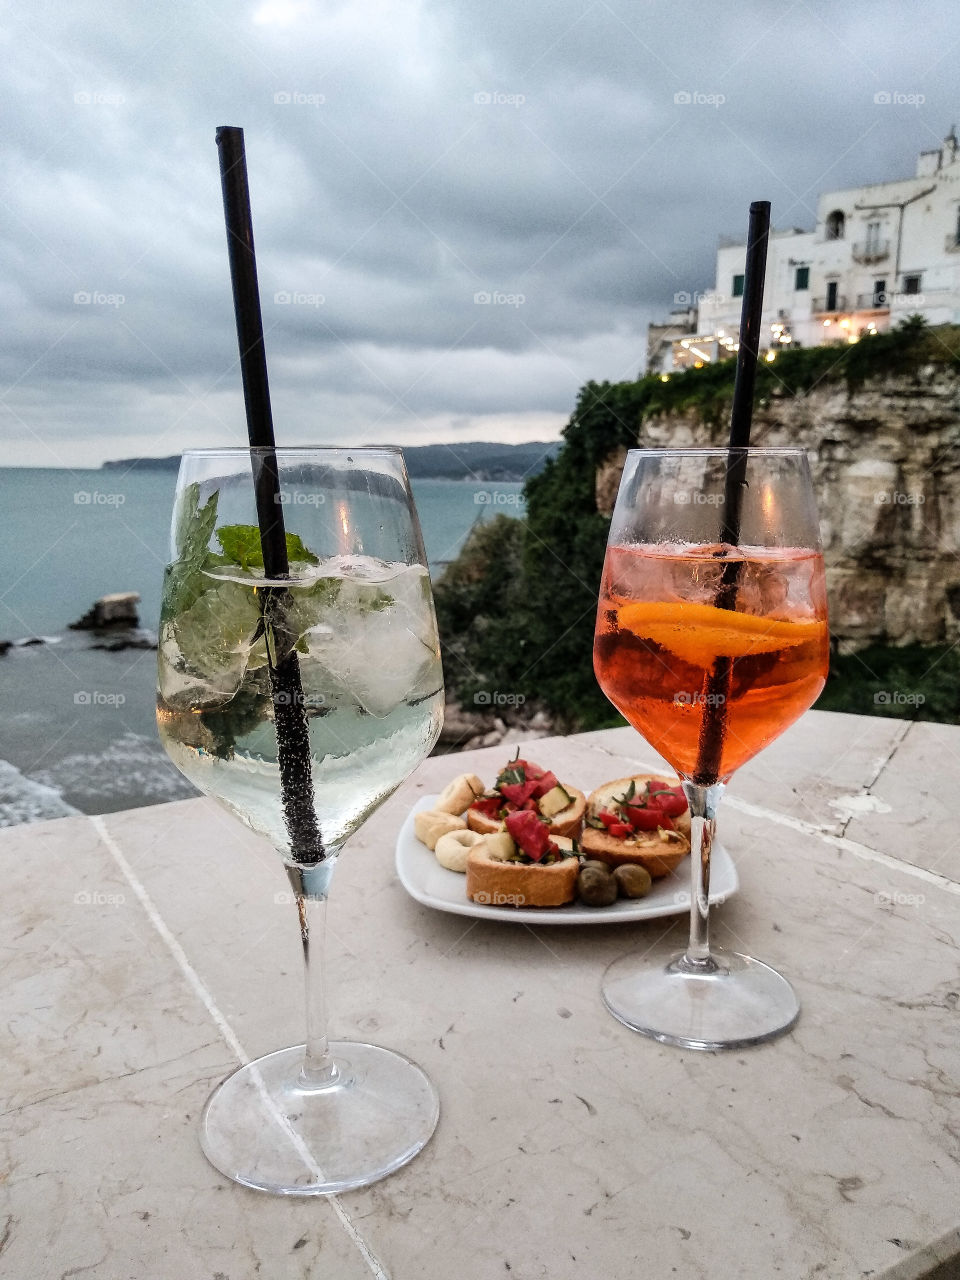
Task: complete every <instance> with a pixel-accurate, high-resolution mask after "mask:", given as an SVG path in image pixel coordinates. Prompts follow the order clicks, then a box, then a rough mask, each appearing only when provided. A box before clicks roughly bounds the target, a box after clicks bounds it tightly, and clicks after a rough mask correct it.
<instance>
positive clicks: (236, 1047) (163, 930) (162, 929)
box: [87, 814, 390, 1280]
mask: <svg viewBox="0 0 960 1280" xmlns="http://www.w3.org/2000/svg"><path fill="white" fill-rule="evenodd" d="M87 817H88V820H89V822H90V824H91V826H92V827H93V829H94V830H95V831H96V833H97V835H98V836H99V837H100V840H101V841H102V843H103V845H104V846H105V847H106V849H107V850H108V852H109V853H110V856H111V857H112V858H113V860H114V862H115V863H116V864H117V866H118V868H119V869H120V872H121V874H122V875H123V877H124V879H125V880H126V881H127V883H128V884H129V886H130V888H131V889H132V890H133V892H134V894H135V896H136V898H137V899H138V901H139V903H140V905H141V906H142V907H143V910H144V912H145V913H146V916H147V919H148V920H149V921H150V923H151V924H152V925H153V927H154V929H155V930H156V931H157V933H158V934H159V935H160V938H161V940H162V941H163V943H164V944H165V946H166V947H167V950H168V951H169V952H170V954H171V955H172V957H173V959H174V961H175V963H176V965H177V967H178V968H179V969H180V972H181V973H182V974H183V976H184V978H185V979H186V980H187V984H188V985H189V986H190V987H191V988H192V990H193V992H194V994H195V995H196V996H197V997H198V999H199V1000H200V1002H201V1004H202V1005H203V1006H204V1008H205V1009H206V1010H207V1013H208V1014H209V1015H210V1017H211V1019H212V1021H213V1023H214V1025H215V1026H216V1028H217V1030H218V1031H219V1033H220V1035H221V1037H222V1038H223V1039H224V1041H226V1043H227V1045H228V1046H229V1047H230V1049H231V1050H232V1051H233V1053H234V1056H235V1057H236V1058H237V1060H238V1061H239V1063H240V1065H241V1066H246V1065H247V1063H248V1062H249V1061H250V1057H249V1055H248V1054H247V1051H246V1049H244V1047H243V1045H242V1044H241V1042H240V1039H239V1037H238V1036H237V1033H236V1032H235V1031H234V1029H233V1027H231V1025H230V1023H229V1022H228V1021H227V1019H226V1018H225V1017H224V1015H223V1014H222V1013H221V1012H220V1009H219V1008H218V1006H217V1003H216V1001H215V1000H214V998H213V995H212V993H211V992H210V991H209V989H208V988H207V986H206V984H205V983H204V981H203V979H202V978H201V977H200V975H199V973H197V971H196V969H194V967H193V965H192V964H191V963H190V960H189V958H188V957H187V953H186V952H185V951H184V949H183V947H182V946H181V945H180V943H179V941H178V940H177V938H176V937H175V936H174V934H173V932H172V930H171V929H170V926H169V925H168V924H167V922H166V921H165V920H164V918H163V916H161V914H160V912H159V911H158V909H157V906H156V904H155V903H154V901H153V899H152V898H151V897H150V894H149V893H148V892H147V888H146V886H145V885H144V883H143V882H142V881H141V880H140V878H139V876H138V875H137V874H136V872H135V871H134V869H133V867H132V866H131V865H130V863H129V862H128V861H127V859H126V857H125V855H124V853H123V850H122V849H121V848H120V845H119V844H118V842H117V841H116V840H115V839H114V837H113V835H112V834H111V832H110V831H109V830H108V828H107V824H106V823H105V821H104V819H103V817H102V816H101V815H100V814H88V815H87ZM324 1199H325V1200H326V1201H327V1202H328V1203H329V1204H330V1206H331V1207H332V1209H333V1211H334V1213H335V1214H336V1216H337V1218H338V1220H339V1222H340V1225H341V1227H343V1230H344V1232H345V1234H346V1235H347V1236H348V1237H349V1239H350V1241H351V1243H352V1244H353V1245H354V1247H355V1248H356V1249H357V1251H358V1252H359V1254H360V1256H361V1257H362V1258H363V1261H364V1262H365V1263H366V1265H367V1268H368V1269H369V1270H370V1272H371V1273H372V1274H373V1275H374V1276H375V1277H376V1280H390V1276H389V1273H388V1272H387V1270H386V1268H385V1267H384V1265H383V1264H382V1263H381V1262H380V1260H379V1258H377V1256H376V1254H375V1253H374V1252H373V1250H372V1249H371V1248H370V1246H369V1245H368V1244H367V1242H366V1240H364V1238H363V1236H362V1235H361V1234H360V1232H359V1231H358V1230H357V1228H356V1227H355V1226H354V1224H353V1221H352V1219H351V1218H350V1215H349V1214H348V1213H347V1211H346V1210H345V1209H344V1207H343V1205H342V1204H341V1203H340V1198H339V1196H336V1195H329V1196H325V1197H324Z"/></svg>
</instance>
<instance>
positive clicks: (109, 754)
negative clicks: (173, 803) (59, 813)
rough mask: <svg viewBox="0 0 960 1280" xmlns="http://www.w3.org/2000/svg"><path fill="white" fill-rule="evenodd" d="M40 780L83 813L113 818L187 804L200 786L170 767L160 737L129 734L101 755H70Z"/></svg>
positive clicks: (40, 772) (45, 771)
mask: <svg viewBox="0 0 960 1280" xmlns="http://www.w3.org/2000/svg"><path fill="white" fill-rule="evenodd" d="M36 777H37V779H39V780H40V781H41V782H43V783H45V784H46V785H48V786H50V787H52V788H53V789H55V790H57V791H59V792H62V793H63V794H64V795H66V796H68V797H69V799H70V802H71V803H72V804H75V805H77V806H78V807H79V809H80V810H81V811H82V812H83V813H109V812H111V811H113V810H116V809H121V808H123V809H126V808H130V809H134V808H138V807H139V806H140V805H147V804H162V803H163V802H164V801H167V800H185V799H188V798H189V797H191V796H195V795H197V794H198V793H197V790H196V788H195V787H193V786H192V785H191V783H189V782H188V781H187V780H186V778H184V777H183V775H182V774H181V773H178V772H177V770H176V769H175V768H174V767H173V765H172V764H171V763H170V761H169V759H168V758H167V755H166V753H165V752H164V750H163V748H162V747H161V746H160V743H159V742H158V741H157V740H156V739H155V738H146V737H143V736H142V735H140V734H137V733H123V734H120V735H119V736H117V737H116V738H114V739H113V740H112V741H111V742H110V743H109V744H108V745H107V746H105V747H104V748H103V749H102V750H99V751H80V752H75V753H74V754H72V755H68V756H64V757H63V759H62V760H59V761H57V763H56V764H54V765H51V766H50V767H49V768H47V769H41V770H37V773H36Z"/></svg>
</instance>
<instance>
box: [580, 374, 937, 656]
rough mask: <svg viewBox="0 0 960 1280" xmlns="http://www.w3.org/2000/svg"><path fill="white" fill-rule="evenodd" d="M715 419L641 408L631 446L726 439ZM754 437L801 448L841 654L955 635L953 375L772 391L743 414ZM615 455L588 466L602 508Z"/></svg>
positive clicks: (607, 502)
mask: <svg viewBox="0 0 960 1280" xmlns="http://www.w3.org/2000/svg"><path fill="white" fill-rule="evenodd" d="M726 434H727V426H726V423H725V422H721V423H717V424H710V423H707V422H704V421H703V420H702V419H701V418H700V417H699V416H698V415H697V414H696V413H695V412H688V413H671V414H664V415H657V416H651V417H649V418H647V419H646V420H644V421H643V423H642V424H641V427H640V432H639V439H638V444H640V445H645V446H649V447H670V448H684V447H696V446H701V447H703V446H711V445H712V446H715V445H722V444H724V443H725V440H726ZM752 439H753V443H755V444H764V445H794V444H799V445H803V446H804V447H806V448H807V449H808V450H809V453H810V458H811V465H812V468H813V475H814V482H815V485H816V489H817V499H818V503H819V508H820V516H821V533H822V537H823V547H824V557H825V560H826V565H827V589H828V592H829V596H830V630H831V632H832V634H833V636H834V639H835V641H836V642H837V644H838V647H839V649H840V651H841V652H853V651H855V650H857V649H860V648H863V647H865V646H866V645H868V644H893V645H903V644H941V643H947V644H953V643H956V642H957V641H960V374H958V372H957V371H956V370H955V369H954V368H952V367H950V366H946V367H945V366H942V365H940V366H927V367H921V368H920V369H918V370H917V371H916V373H915V374H914V375H912V376H904V377H898V378H885V379H875V380H872V381H871V382H869V383H866V384H865V385H864V386H863V387H861V388H860V389H858V390H856V391H853V392H852V393H848V391H847V388H846V386H845V385H844V384H842V383H837V382H830V383H824V384H822V385H821V386H819V387H817V388H815V389H814V390H812V391H809V392H806V393H799V394H796V395H794V394H792V393H787V394H784V393H782V392H781V393H773V394H771V395H770V396H769V397H768V398H767V399H765V400H762V401H761V402H760V403H759V404H758V405H757V408H756V410H755V412H754V426H753V436H752ZM622 469H623V451H622V450H620V451H618V452H617V453H616V454H614V455H611V456H610V458H609V459H608V460H607V461H606V462H605V463H604V464H602V465H601V466H600V467H599V468H598V470H597V477H596V493H597V506H598V509H599V510H601V511H605V512H607V513H609V512H610V511H611V510H612V508H613V502H614V500H615V498H616V491H617V484H618V483H619V477H620V473H621V471H622Z"/></svg>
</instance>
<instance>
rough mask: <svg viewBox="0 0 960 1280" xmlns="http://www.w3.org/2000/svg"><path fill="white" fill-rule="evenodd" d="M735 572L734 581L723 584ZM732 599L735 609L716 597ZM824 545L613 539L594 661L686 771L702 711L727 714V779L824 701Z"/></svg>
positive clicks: (633, 715)
mask: <svg viewBox="0 0 960 1280" xmlns="http://www.w3.org/2000/svg"><path fill="white" fill-rule="evenodd" d="M724 575H726V581H727V583H728V584H729V582H730V580H731V579H732V580H733V583H734V585H733V587H732V588H730V587H729V585H728V587H727V589H726V591H724V589H723V587H722V582H723V580H724ZM718 598H719V599H725V600H726V602H727V603H729V604H732V605H733V607H732V608H718V607H717V600H718ZM825 618H826V594H825V586H824V574H823V558H822V556H821V554H820V553H819V552H818V551H812V550H801V549H796V550H794V549H790V548H772V549H765V548H756V547H729V546H727V547H723V546H718V545H715V544H714V545H690V544H666V545H662V544H661V545H639V546H620V547H610V548H609V549H608V553H607V561H606V564H605V567H604V575H603V583H602V586H601V589H600V605H599V610H598V614H597V632H596V641H595V646H594V666H595V669H596V673H597V679H598V681H599V683H600V686H601V688H602V689H603V691H604V693H605V694H606V695H607V697H608V698H609V699H610V701H611V702H612V703H613V704H614V706H616V707H617V708H618V709H619V710H620V711H621V712H622V713H623V715H624V716H625V717H626V718H627V720H629V722H630V723H631V724H632V725H633V727H634V728H635V729H637V730H638V731H639V732H640V733H641V734H643V736H644V737H645V738H646V739H647V741H648V742H649V743H650V744H651V745H652V746H653V747H654V748H655V749H656V750H657V751H659V752H660V754H661V755H662V756H663V757H664V759H665V760H668V761H669V762H670V764H672V765H673V767H674V768H675V769H676V770H677V772H678V773H680V774H681V775H682V776H685V777H688V778H689V777H693V776H694V775H695V774H696V773H697V769H698V762H702V759H703V754H702V753H703V746H704V744H703V740H702V737H701V734H702V730H703V724H704V718H705V717H707V716H710V717H712V718H713V720H714V723H715V724H716V721H717V719H720V720H721V721H722V745H719V739H718V746H719V760H718V765H717V776H718V777H719V778H720V779H721V780H722V779H726V778H728V777H729V776H730V774H731V773H733V771H734V770H735V769H737V768H739V766H740V765H742V764H743V763H744V762H745V761H746V760H749V759H750V758H751V757H752V756H754V755H756V754H757V752H758V751H761V750H762V749H763V748H764V747H765V746H766V745H767V744H768V743H769V742H771V741H772V740H773V739H774V738H776V737H777V736H778V735H779V734H780V733H782V732H783V730H784V729H785V728H786V727H787V726H788V725H790V724H792V723H793V721H794V720H796V719H797V718H798V717H799V716H800V715H801V714H802V713H803V712H804V711H806V710H807V708H808V707H810V706H811V705H812V703H813V702H815V701H816V699H817V697H818V696H819V693H820V691H821V689H822V688H823V685H824V682H825V680H826V676H827V669H828V661H829V640H828V633H827V624H826V621H825Z"/></svg>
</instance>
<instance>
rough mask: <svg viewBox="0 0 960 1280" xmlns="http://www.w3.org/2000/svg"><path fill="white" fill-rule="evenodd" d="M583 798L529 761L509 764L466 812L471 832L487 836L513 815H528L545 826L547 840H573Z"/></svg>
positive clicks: (581, 813) (578, 829) (578, 830)
mask: <svg viewBox="0 0 960 1280" xmlns="http://www.w3.org/2000/svg"><path fill="white" fill-rule="evenodd" d="M585 809H586V796H584V794H583V792H582V791H578V790H577V788H576V787H571V786H570V785H569V784H566V783H561V782H559V781H558V780H557V776H556V774H555V773H551V772H550V770H549V769H541V768H540V766H539V765H538V764H534V763H533V761H531V760H521V759H520V758H519V755H518V758H517V759H515V760H511V761H510V763H509V764H508V765H507V767H506V768H505V769H504V770H502V771H501V773H500V774H499V775H498V777H497V780H496V782H495V784H494V786H493V789H492V790H491V791H485V792H484V793H483V794H482V795H480V796H478V797H477V798H476V799H474V800H473V802H472V803H471V805H470V807H469V808H468V809H467V824H468V825H469V827H470V829H471V831H479V832H480V834H481V835H490V834H492V833H493V832H495V831H499V830H500V829H501V827H502V825H503V823H504V822H505V821H506V820H507V819H508V818H509V817H510V816H511V815H512V814H516V813H531V814H533V816H534V817H536V818H537V819H539V820H540V821H542V822H545V823H546V824H547V827H548V828H549V834H550V835H551V836H567V837H574V838H576V837H577V836H579V834H580V828H581V826H582V824H583V815H584V812H585Z"/></svg>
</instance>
